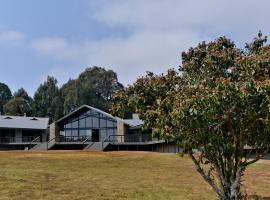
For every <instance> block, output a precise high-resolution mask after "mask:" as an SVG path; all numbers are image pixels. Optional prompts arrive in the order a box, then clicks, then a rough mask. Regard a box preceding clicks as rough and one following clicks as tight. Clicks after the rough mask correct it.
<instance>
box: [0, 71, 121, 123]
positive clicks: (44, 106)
mask: <svg viewBox="0 0 270 200" xmlns="http://www.w3.org/2000/svg"><path fill="white" fill-rule="evenodd" d="M120 89H123V85H122V84H121V83H119V82H118V78H117V74H116V73H115V72H114V71H112V70H106V69H105V68H102V67H96V66H95V67H91V68H87V69H86V70H85V71H84V72H82V73H81V74H80V75H79V77H78V78H76V79H70V80H69V81H68V82H67V83H65V84H64V85H63V86H62V87H58V85H57V80H56V78H54V77H52V76H48V77H47V80H46V81H45V82H44V83H42V84H40V86H39V87H38V89H37V91H36V92H35V93H34V96H33V98H32V97H31V96H29V95H28V93H27V92H26V91H25V89H23V88H20V89H19V90H18V91H17V92H15V93H14V94H13V95H12V92H11V90H10V88H9V87H8V86H7V85H6V84H4V83H0V112H1V114H4V115H13V116H23V115H25V114H26V115H27V116H36V117H49V118H50V120H51V121H55V120H57V119H59V118H61V117H62V116H64V115H66V114H67V113H69V112H71V111H73V110H74V109H76V108H77V107H79V106H81V105H83V104H88V105H91V106H93V107H96V108H99V109H102V110H104V111H109V108H110V105H111V101H112V94H113V93H114V92H115V91H117V90H120Z"/></svg>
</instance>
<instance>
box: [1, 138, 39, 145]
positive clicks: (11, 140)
mask: <svg viewBox="0 0 270 200" xmlns="http://www.w3.org/2000/svg"><path fill="white" fill-rule="evenodd" d="M33 140H35V141H34V142H35V143H39V142H41V138H40V137H38V139H37V137H22V138H16V137H0V143H2V144H12V143H33Z"/></svg>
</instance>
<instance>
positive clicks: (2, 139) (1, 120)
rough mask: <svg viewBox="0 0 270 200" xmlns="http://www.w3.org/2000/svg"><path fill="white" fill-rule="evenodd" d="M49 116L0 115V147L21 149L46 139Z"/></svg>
mask: <svg viewBox="0 0 270 200" xmlns="http://www.w3.org/2000/svg"><path fill="white" fill-rule="evenodd" d="M48 122H49V118H39V117H18V116H3V115H0V148H1V149H6V150H8V149H22V148H25V147H26V146H27V145H29V144H30V143H32V142H33V143H40V142H45V141H46V140H47V130H48Z"/></svg>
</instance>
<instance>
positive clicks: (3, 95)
mask: <svg viewBox="0 0 270 200" xmlns="http://www.w3.org/2000/svg"><path fill="white" fill-rule="evenodd" d="M11 97H12V94H11V91H10V89H9V87H8V86H7V85H6V84H4V83H0V113H1V114H3V111H4V105H5V104H6V103H7V102H8V101H9V100H10V99H11Z"/></svg>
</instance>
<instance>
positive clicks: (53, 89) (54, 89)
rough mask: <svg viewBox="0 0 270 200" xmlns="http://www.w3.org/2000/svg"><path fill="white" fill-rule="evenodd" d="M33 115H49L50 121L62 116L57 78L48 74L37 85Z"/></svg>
mask: <svg viewBox="0 0 270 200" xmlns="http://www.w3.org/2000/svg"><path fill="white" fill-rule="evenodd" d="M32 108H33V115H34V116H37V117H50V120H51V121H54V120H57V119H59V118H60V117H61V116H62V110H63V105H62V99H61V96H60V90H59V88H58V86H57V80H56V79H55V78H54V77H51V76H48V77H47V80H46V81H45V82H44V83H43V84H41V85H40V86H39V88H38V89H37V91H36V92H35V94H34V99H33V107H32Z"/></svg>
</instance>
